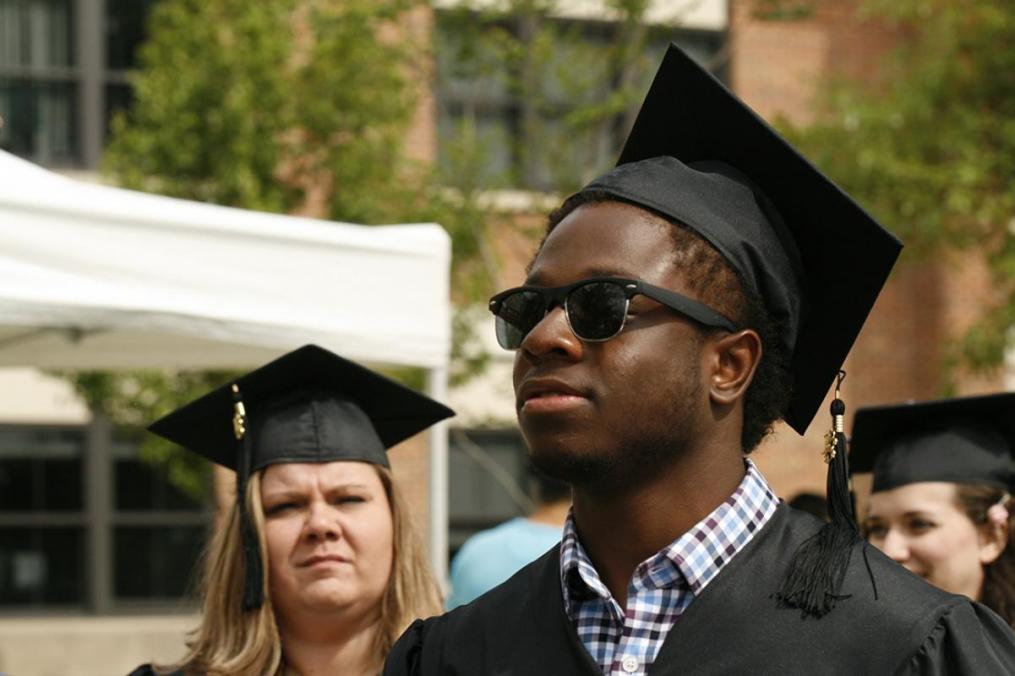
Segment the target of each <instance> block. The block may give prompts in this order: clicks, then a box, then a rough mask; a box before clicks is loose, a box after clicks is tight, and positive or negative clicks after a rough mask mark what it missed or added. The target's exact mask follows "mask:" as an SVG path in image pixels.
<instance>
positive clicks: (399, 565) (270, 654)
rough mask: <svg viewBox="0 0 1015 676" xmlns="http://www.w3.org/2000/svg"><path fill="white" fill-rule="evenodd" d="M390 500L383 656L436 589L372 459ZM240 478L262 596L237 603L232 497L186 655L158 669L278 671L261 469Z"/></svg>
mask: <svg viewBox="0 0 1015 676" xmlns="http://www.w3.org/2000/svg"><path fill="white" fill-rule="evenodd" d="M374 468H375V469H376V470H377V475H378V477H380V480H381V484H382V485H383V486H384V490H385V493H386V494H387V497H388V504H389V505H390V507H391V519H392V524H393V540H394V552H393V553H392V567H391V576H390V578H389V579H388V586H387V588H386V589H385V592H384V596H383V598H382V599H381V623H380V628H379V630H378V631H377V633H376V635H375V636H374V645H375V650H376V652H377V655H378V656H379V657H380V658H381V659H383V657H384V656H385V655H387V653H388V651H389V650H391V646H392V645H393V644H394V642H395V640H396V639H397V638H398V637H399V635H400V634H401V633H402V631H404V630H405V628H406V627H407V626H408V625H409V623H411V622H412V621H413V620H414V619H416V618H417V617H428V616H430V615H435V614H437V613H439V612H441V595H440V591H439V589H438V587H437V584H436V583H435V582H434V579H433V577H432V575H431V574H430V569H429V566H428V564H427V561H426V558H425V556H424V555H423V548H422V545H421V543H420V541H419V538H418V536H417V534H416V530H415V528H413V524H412V519H411V515H410V513H409V510H408V507H407V506H406V503H405V500H404V499H403V498H402V495H401V492H400V491H399V490H398V486H397V485H396V484H395V482H394V479H393V477H392V474H391V471H390V470H388V469H387V468H384V467H380V466H378V465H374ZM262 474H263V470H261V471H259V472H256V473H255V474H254V475H253V476H252V477H251V478H250V481H249V482H248V484H247V494H246V501H247V508H248V511H249V513H250V515H251V517H252V520H253V522H254V529H255V530H256V532H257V536H258V541H259V543H260V549H261V560H262V561H263V562H264V571H265V575H264V580H262V585H263V589H264V603H263V604H262V605H261V607H260V608H258V609H256V610H252V611H250V612H246V613H244V612H243V611H242V610H241V602H242V599H243V581H244V574H245V567H246V564H245V562H244V557H243V542H242V539H241V537H240V523H239V509H238V507H237V504H236V502H235V501H234V502H233V504H232V506H231V508H230V509H229V513H228V515H226V517H225V518H224V519H221V520H220V522H219V523H218V526H217V527H216V529H215V532H214V534H213V535H212V538H211V540H210V541H209V543H208V546H207V548H206V550H205V554H204V562H203V563H204V572H203V575H202V577H201V580H200V584H199V588H198V589H199V593H200V595H201V599H202V608H201V622H200V624H199V625H198V626H197V628H196V629H194V630H193V631H192V632H191V634H190V638H189V640H188V641H187V649H188V653H187V655H186V656H185V657H184V658H183V659H182V660H181V661H180V662H178V663H176V664H173V665H159V666H158V667H156V671H157V672H158V673H170V672H173V671H177V670H182V671H183V672H184V673H187V674H207V675H208V676H231V675H233V674H259V675H260V676H275V675H278V674H281V673H282V672H283V671H284V664H283V656H282V642H281V637H280V635H279V631H278V625H277V623H276V622H275V613H274V609H273V606H272V603H271V596H270V594H269V593H268V556H267V543H266V541H265V536H264V509H263V507H262V505H261V475H262Z"/></svg>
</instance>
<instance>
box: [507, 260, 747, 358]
mask: <svg viewBox="0 0 1015 676" xmlns="http://www.w3.org/2000/svg"><path fill="white" fill-rule="evenodd" d="M639 293H640V294H641V295H643V296H647V297H649V298H651V299H652V300H654V301H656V302H658V303H662V304H663V305H665V306H666V307H668V308H670V309H672V310H676V311H677V312H679V313H680V314H682V315H684V316H686V317H689V318H691V319H693V320H694V321H696V322H698V323H699V324H702V325H703V326H707V327H711V328H717V329H725V330H727V331H736V327H735V326H734V324H733V322H731V321H730V320H729V319H727V318H726V317H724V316H722V315H721V314H719V313H718V312H716V311H715V310H713V309H712V308H710V307H708V306H707V305H704V304H703V303H699V302H698V301H696V300H694V299H692V298H688V297H687V296H682V295H680V294H679V293H676V292H674V291H670V290H669V289H664V288H662V287H659V286H653V285H652V284H648V283H646V282H642V281H639V280H637V279H624V278H622V277H589V278H588V279H583V280H581V281H578V282H575V283H573V284H565V285H564V286H555V287H545V286H519V287H516V288H514V289H508V290H507V291H501V292H500V293H498V294H497V295H496V296H494V297H493V298H491V299H490V312H492V313H493V314H494V315H495V316H496V317H497V342H498V343H500V346H501V347H503V348H504V349H505V350H517V349H518V348H519V347H521V345H522V341H523V340H525V336H527V335H529V331H531V330H532V329H534V328H536V324H538V323H539V322H541V321H542V320H543V317H545V316H546V314H547V313H548V312H549V311H550V310H552V309H553V308H555V307H556V306H558V305H563V306H564V315H565V316H566V317H567V323H568V326H570V327H571V331H572V332H573V333H574V335H576V336H578V338H580V339H582V340H584V341H587V342H602V341H604V340H609V339H610V338H613V337H615V336H616V335H617V334H619V333H620V332H621V331H623V330H624V322H625V321H626V320H627V307H628V305H629V304H630V303H631V298H632V297H634V296H635V295H637V294H639Z"/></svg>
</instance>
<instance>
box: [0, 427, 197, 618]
mask: <svg viewBox="0 0 1015 676" xmlns="http://www.w3.org/2000/svg"><path fill="white" fill-rule="evenodd" d="M102 430H104V432H102ZM89 498H91V499H89ZM211 504H212V501H211V496H210V495H188V494H187V493H185V492H183V491H181V490H180V489H178V488H176V487H175V486H174V484H173V483H172V482H171V481H170V480H169V477H168V473H167V472H166V470H165V468H162V467H159V466H156V465H152V464H149V463H145V462H142V461H141V460H139V459H138V457H137V449H136V438H135V437H133V436H131V435H122V434H118V433H114V432H111V431H110V430H109V428H108V426H106V427H104V428H100V433H99V434H96V432H95V430H89V429H88V428H84V427H79V426H70V427H54V426H45V427H41V426H31V425H2V426H0V611H17V612H24V611H26V610H57V609H69V610H73V609H76V610H91V611H94V612H107V611H116V610H126V609H135V608H138V607H174V608H175V607H178V606H179V603H180V599H181V598H185V597H186V595H187V592H188V591H189V590H190V589H191V583H192V581H193V575H194V570H195V565H196V564H197V561H198V560H199V558H200V552H201V549H202V547H203V546H204V543H205V540H206V536H207V533H208V530H209V527H210V524H211V520H212V517H211V511H210V505H211Z"/></svg>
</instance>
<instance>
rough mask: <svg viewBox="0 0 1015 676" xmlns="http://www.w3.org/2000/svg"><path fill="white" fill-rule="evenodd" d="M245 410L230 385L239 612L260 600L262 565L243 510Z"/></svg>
mask: <svg viewBox="0 0 1015 676" xmlns="http://www.w3.org/2000/svg"><path fill="white" fill-rule="evenodd" d="M246 426H247V419H246V411H245V410H244V408H243V400H242V397H241V395H240V389H239V388H238V387H237V386H236V385H233V432H234V434H235V436H236V504H237V506H238V507H239V516H240V537H241V538H242V540H243V560H244V571H243V606H242V607H243V612H248V611H251V610H257V609H258V608H260V607H261V605H262V604H263V603H264V565H263V563H262V561H261V546H260V543H259V542H258V539H257V530H256V529H255V528H254V522H253V521H252V520H251V518H250V512H249V511H248V510H247V481H248V480H249V479H250V459H251V452H252V449H251V445H250V435H249V434H247V433H246V432H247V430H246Z"/></svg>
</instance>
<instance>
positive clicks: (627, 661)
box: [620, 655, 638, 674]
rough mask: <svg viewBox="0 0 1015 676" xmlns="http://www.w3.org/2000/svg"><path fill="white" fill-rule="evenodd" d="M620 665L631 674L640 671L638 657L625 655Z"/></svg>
mask: <svg viewBox="0 0 1015 676" xmlns="http://www.w3.org/2000/svg"><path fill="white" fill-rule="evenodd" d="M620 667H621V668H622V669H623V670H624V671H626V672H627V673H629V674H633V673H634V672H636V671H638V659H637V658H635V657H631V656H630V655H624V657H623V659H621V660H620Z"/></svg>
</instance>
